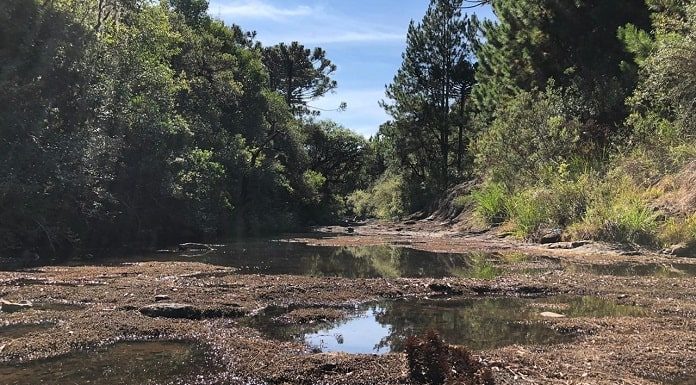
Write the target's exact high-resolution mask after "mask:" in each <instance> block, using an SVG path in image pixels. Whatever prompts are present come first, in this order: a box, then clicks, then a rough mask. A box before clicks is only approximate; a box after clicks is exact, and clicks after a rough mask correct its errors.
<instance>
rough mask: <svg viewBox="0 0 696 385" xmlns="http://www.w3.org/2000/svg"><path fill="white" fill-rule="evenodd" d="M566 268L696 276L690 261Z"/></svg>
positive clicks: (600, 272)
mask: <svg viewBox="0 0 696 385" xmlns="http://www.w3.org/2000/svg"><path fill="white" fill-rule="evenodd" d="M566 269H567V270H568V271H578V272H586V273H590V274H596V275H612V276H616V277H674V278H678V277H696V264H689V263H632V262H619V263H611V264H572V265H568V266H566Z"/></svg>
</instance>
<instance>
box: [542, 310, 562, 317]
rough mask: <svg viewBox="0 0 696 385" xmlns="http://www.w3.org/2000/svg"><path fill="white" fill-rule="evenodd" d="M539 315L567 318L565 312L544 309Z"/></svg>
mask: <svg viewBox="0 0 696 385" xmlns="http://www.w3.org/2000/svg"><path fill="white" fill-rule="evenodd" d="M539 315H540V316H542V317H546V318H565V316H564V315H563V314H558V313H554V312H552V311H544V312H541V313H539Z"/></svg>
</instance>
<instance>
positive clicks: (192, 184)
mask: <svg viewBox="0 0 696 385" xmlns="http://www.w3.org/2000/svg"><path fill="white" fill-rule="evenodd" d="M207 8H208V2H207V1H206V0H170V1H162V2H142V1H137V0H105V1H99V2H84V1H77V0H60V1H43V0H26V1H25V0H22V1H18V0H10V1H7V2H3V3H2V5H1V6H0V24H1V25H0V42H1V44H0V85H2V86H3V88H2V89H3V92H1V93H0V101H1V102H2V105H1V106H0V112H1V113H0V130H1V131H0V164H2V166H3V167H2V168H0V209H1V210H0V241H1V242H2V243H1V244H0V250H1V251H5V250H7V249H10V250H12V251H13V252H14V253H21V250H22V249H25V248H29V247H32V248H36V249H37V250H40V251H41V254H44V253H43V251H45V250H49V251H50V252H51V254H53V255H59V254H61V253H64V252H66V251H69V250H70V248H71V247H74V246H76V245H91V246H108V245H112V244H120V243H133V242H137V243H140V244H143V245H156V244H162V243H166V242H173V241H182V240H185V239H201V238H213V237H224V236H230V235H240V234H246V233H249V232H272V231H278V230H283V229H288V228H293V227H297V226H299V225H301V224H303V223H308V222H310V221H312V220H314V219H316V218H315V217H313V216H319V215H320V214H322V213H320V212H319V210H312V209H313V208H315V207H316V206H321V205H324V204H325V202H327V201H330V202H332V204H333V203H334V202H340V201H341V199H342V198H341V197H338V196H340V195H343V196H345V195H347V194H348V193H349V192H351V191H352V190H353V189H355V188H358V187H365V186H367V185H368V180H367V179H368V176H367V171H366V170H367V169H368V166H366V164H367V163H368V162H369V161H370V159H371V158H370V154H371V152H370V150H371V149H370V147H369V144H368V143H367V141H365V140H364V139H362V138H361V137H359V136H357V135H354V134H351V133H350V132H349V131H348V130H346V129H343V128H338V127H331V128H326V127H328V126H329V125H330V124H329V123H322V124H323V125H325V126H326V127H324V126H322V127H321V128H317V129H315V130H314V131H312V132H311V133H307V132H304V130H303V123H304V122H302V121H300V120H298V119H296V118H295V117H294V116H293V112H297V109H298V108H300V107H302V108H304V107H303V106H305V104H306V103H305V101H306V100H309V99H312V98H315V97H319V96H321V95H323V94H325V93H326V92H328V91H330V90H331V89H333V88H334V87H335V85H336V83H335V81H333V80H331V79H330V77H329V75H330V74H331V73H332V72H333V70H334V69H335V67H334V66H333V65H332V64H331V63H330V61H328V59H326V58H325V55H324V54H325V53H324V51H323V50H321V49H320V48H317V49H315V51H314V53H312V54H311V55H308V56H307V57H306V58H305V59H306V60H309V61H311V62H312V64H311V65H315V64H316V65H317V67H313V68H314V70H315V71H316V72H314V73H311V74H308V73H305V72H303V73H302V74H301V75H302V76H307V78H306V79H305V80H302V82H299V80H298V79H300V77H301V76H300V77H297V78H296V79H295V80H298V82H296V83H295V85H296V86H297V87H298V88H297V89H296V90H293V91H292V92H293V94H292V97H291V98H290V99H289V100H288V101H286V100H285V98H284V97H283V96H284V95H282V92H280V93H278V92H277V91H280V90H278V89H276V88H275V86H276V85H277V84H269V74H271V75H273V74H274V72H273V71H274V69H276V68H271V67H272V66H271V63H268V65H266V64H264V60H263V59H264V57H263V54H262V50H261V49H260V47H259V46H258V45H257V44H254V42H253V39H254V34H253V33H247V32H244V31H243V30H242V29H241V28H239V27H238V26H234V25H233V26H228V25H225V24H224V23H223V22H221V21H219V20H214V19H212V18H211V17H209V16H208V14H207ZM28 21H30V22H28ZM292 47H301V46H298V45H297V44H295V45H292ZM299 51H301V52H299ZM299 51H298V52H299V53H300V54H305V53H306V52H305V50H304V49H301V50H299ZM305 69H306V68H305ZM303 71H304V70H303ZM275 74H276V75H277V72H276V73H275ZM295 75H296V74H293V76H295ZM308 90H309V91H308ZM306 92H310V93H311V95H309V96H310V97H309V99H306V97H307V94H306ZM297 98H300V99H297ZM303 100H304V101H303ZM297 103H299V105H298V104H297ZM298 106H300V107H298ZM325 128H326V129H325ZM327 154H333V155H336V158H335V160H336V162H335V164H334V163H327V162H325V161H326V160H327V159H329V158H327ZM322 159H324V161H322ZM329 160H330V159H329ZM327 212H328V213H329V214H330V215H333V216H335V215H338V214H339V212H340V210H338V209H335V208H332V209H331V210H327Z"/></svg>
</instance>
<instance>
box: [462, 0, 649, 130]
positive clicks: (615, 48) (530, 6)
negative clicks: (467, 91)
mask: <svg viewBox="0 0 696 385" xmlns="http://www.w3.org/2000/svg"><path fill="white" fill-rule="evenodd" d="M493 11H494V13H495V15H496V20H495V21H485V22H484V23H483V25H482V30H483V35H484V38H485V42H484V43H483V44H481V45H480V46H479V47H478V49H477V52H476V56H477V58H478V63H479V66H478V68H477V71H476V81H477V84H476V86H475V89H474V92H473V95H472V96H473V102H474V105H475V107H476V110H477V113H478V115H479V119H480V120H481V121H482V123H483V124H484V125H487V124H490V123H491V122H492V121H493V120H494V119H495V118H496V117H497V113H498V110H499V109H500V107H501V106H505V105H507V104H508V103H509V102H510V100H511V99H515V98H517V96H518V94H519V93H520V92H522V91H527V92H529V91H531V90H533V89H535V88H543V87H544V86H546V84H547V82H548V81H549V80H552V79H553V80H554V81H555V82H556V84H557V85H559V86H561V87H569V86H571V85H576V86H577V87H578V90H579V91H580V94H581V95H584V96H586V97H584V98H585V99H595V100H601V99H599V98H603V97H605V96H609V95H616V97H612V98H609V99H607V100H606V102H607V103H601V107H602V109H601V110H597V111H595V114H594V115H593V116H592V119H593V120H594V121H596V122H599V123H600V125H605V124H606V125H615V124H617V123H620V122H621V120H622V119H623V118H624V116H625V113H626V112H625V107H624V103H623V100H624V98H625V97H626V95H628V94H630V92H631V91H632V89H633V86H634V83H635V76H634V73H632V72H630V71H629V72H625V66H622V63H624V64H625V63H629V62H631V59H632V58H631V55H630V54H629V53H628V52H627V51H626V50H625V49H624V45H623V43H622V41H621V40H620V39H619V38H618V37H617V30H618V28H619V27H622V26H624V25H626V24H627V23H631V24H633V25H636V26H638V28H641V29H647V28H648V27H649V18H648V7H647V6H646V4H645V3H644V2H642V1H634V0H620V1H604V2H596V1H557V0H543V1H538V0H501V1H494V2H493ZM578 36H582V37H583V38H582V39H579V38H578ZM603 133H604V132H603V131H598V132H597V133H596V134H598V135H599V134H603Z"/></svg>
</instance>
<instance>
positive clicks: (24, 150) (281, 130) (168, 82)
mask: <svg viewBox="0 0 696 385" xmlns="http://www.w3.org/2000/svg"><path fill="white" fill-rule="evenodd" d="M471 3H472V2H468V1H464V0H432V1H431V3H430V6H429V9H428V11H427V13H426V14H425V15H424V17H423V19H422V20H421V21H413V22H412V23H411V24H410V26H409V29H408V35H407V47H406V50H405V52H404V53H403V63H402V65H401V68H400V69H399V70H398V72H397V73H396V74H395V76H394V79H393V81H392V82H391V84H388V85H387V86H386V92H385V98H384V100H383V101H382V103H381V104H382V106H383V107H384V109H385V110H386V111H387V112H388V114H389V115H390V116H391V119H390V121H388V122H385V123H384V124H383V125H382V126H381V127H380V128H379V131H378V133H377V134H376V135H375V136H374V137H372V138H370V139H365V138H363V137H362V136H360V135H358V134H355V133H353V132H352V131H350V130H349V129H348V128H344V127H341V126H340V125H339V124H337V123H334V122H331V121H327V120H322V119H321V116H320V112H319V110H318V109H316V108H315V107H313V106H312V102H313V101H315V100H316V99H318V98H320V97H322V96H323V95H326V94H327V93H329V92H331V91H332V90H334V89H335V88H336V87H338V86H339V85H338V84H337V83H336V81H335V80H334V79H333V78H332V75H333V74H334V72H335V71H336V63H332V61H331V60H330V58H328V57H327V53H326V52H325V51H324V50H323V49H321V48H319V47H305V46H304V45H303V44H302V42H287V43H283V44H278V45H275V46H263V45H262V44H261V43H260V42H259V41H257V40H256V36H255V33H254V32H249V31H244V30H242V28H240V27H239V26H237V25H225V24H224V23H223V22H222V21H220V20H217V19H215V18H212V17H211V16H209V14H208V12H207V11H208V4H207V0H168V1H149V0H93V1H81V0H4V1H2V3H0V130H1V131H0V165H1V166H0V249H2V250H4V251H7V252H9V253H13V254H14V255H19V254H21V253H22V252H26V251H27V250H32V251H41V253H43V252H46V253H49V254H53V255H59V254H64V253H68V252H69V251H70V250H72V249H74V248H76V247H79V246H89V247H106V246H113V245H122V244H139V245H146V246H154V245H160V244H165V243H169V242H177V241H198V240H207V239H225V238H230V237H237V236H246V235H252V234H260V233H273V232H280V231H288V230H297V229H299V228H301V227H303V226H306V225H311V224H319V223H331V222H334V221H337V220H339V219H341V218H345V217H351V218H352V217H378V218H383V219H393V218H400V217H404V216H406V215H408V214H410V213H412V212H415V211H418V210H426V209H428V208H429V207H431V206H432V204H433V202H435V201H436V200H438V199H439V198H440V197H441V196H442V195H443V193H445V192H446V191H448V189H450V188H452V187H453V186H456V185H457V184H459V183H461V182H465V181H475V185H476V187H475V188H473V189H472V190H471V191H469V192H468V193H467V194H465V195H463V196H461V197H460V198H458V199H457V200H456V202H455V203H456V204H457V205H460V206H461V207H465V208H467V209H469V210H470V211H471V212H472V216H471V218H470V219H471V220H472V221H480V222H481V223H483V224H485V225H489V226H498V225H501V226H505V227H508V228H509V229H510V230H511V232H513V233H514V234H516V235H518V236H519V237H521V238H526V239H530V240H535V239H537V238H539V237H540V236H541V235H543V234H544V233H546V232H548V231H559V232H562V233H563V236H565V237H567V238H571V239H601V240H610V241H619V242H628V243H639V244H645V245H650V246H654V247H662V246H666V245H673V244H678V243H689V242H692V243H694V242H696V196H694V195H693V193H691V194H692V195H688V194H690V191H691V189H692V186H691V184H693V182H694V181H696V163H694V162H695V160H696V107H695V106H694V103H696V5H694V4H691V2H690V1H688V0H647V1H646V2H642V1H636V0H615V1H606V0H604V1H602V0H576V1H569V0H492V1H491V2H490V3H491V4H492V7H493V10H494V13H495V15H496V20H478V19H477V18H475V17H473V16H472V17H469V16H468V15H467V14H466V13H465V12H466V11H467V8H468V7H469V6H470V5H471ZM342 107H343V106H336V108H342ZM681 190H684V191H685V192H684V193H683V194H681V195H679V199H676V198H674V199H666V197H668V196H672V197H673V196H674V195H675V194H677V193H679V191H681ZM675 201H678V202H680V204H679V205H674V204H671V203H673V202H675Z"/></svg>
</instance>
